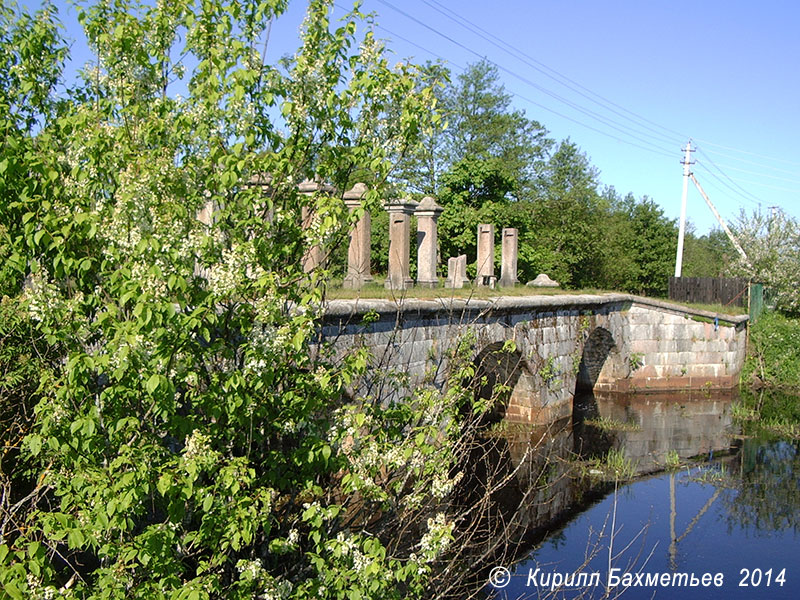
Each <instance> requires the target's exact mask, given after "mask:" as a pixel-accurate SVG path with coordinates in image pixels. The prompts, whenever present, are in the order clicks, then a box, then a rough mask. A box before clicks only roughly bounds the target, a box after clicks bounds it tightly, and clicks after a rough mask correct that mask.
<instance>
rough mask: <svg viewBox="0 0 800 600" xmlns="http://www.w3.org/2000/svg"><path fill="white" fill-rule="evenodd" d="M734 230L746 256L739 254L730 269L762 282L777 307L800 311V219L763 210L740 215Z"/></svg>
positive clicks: (795, 312) (739, 274) (790, 312)
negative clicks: (766, 212) (798, 221)
mask: <svg viewBox="0 0 800 600" xmlns="http://www.w3.org/2000/svg"><path fill="white" fill-rule="evenodd" d="M732 229H733V231H734V234H735V236H736V239H737V241H738V242H739V244H740V245H741V246H742V249H743V250H744V252H745V254H746V255H747V259H746V260H745V259H744V258H742V257H741V256H738V255H737V256H736V261H735V262H733V264H732V265H731V268H730V272H731V274H732V275H734V276H739V277H747V278H750V279H752V280H753V281H756V282H759V283H763V284H765V286H766V287H767V288H768V289H769V293H770V297H771V298H773V299H774V301H775V306H776V308H778V309H780V310H782V311H784V312H786V313H787V314H798V313H800V293H799V292H798V282H800V226H798V223H797V220H796V219H794V218H792V217H790V216H788V215H786V214H785V213H783V212H782V211H781V212H778V213H777V214H774V215H773V214H770V215H766V214H764V213H763V212H761V211H760V210H758V211H754V212H752V213H751V214H747V213H746V212H745V211H744V210H742V212H741V213H740V214H739V217H738V219H737V220H736V222H735V223H734V224H733V226H732Z"/></svg>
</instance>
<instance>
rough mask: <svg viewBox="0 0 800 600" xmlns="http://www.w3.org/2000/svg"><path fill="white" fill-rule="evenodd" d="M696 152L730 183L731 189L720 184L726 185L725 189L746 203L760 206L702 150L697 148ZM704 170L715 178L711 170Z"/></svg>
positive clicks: (751, 195)
mask: <svg viewBox="0 0 800 600" xmlns="http://www.w3.org/2000/svg"><path fill="white" fill-rule="evenodd" d="M697 151H698V152H699V153H700V154H701V155H702V156H703V157H704V158H705V160H707V161H708V162H709V163H711V166H713V167H714V168H715V169H716V170H717V171H718V172H719V173H720V175H722V176H723V177H724V178H725V179H727V180H728V181H729V182H730V183H731V185H732V186H733V187H731V186H730V185H727V184H725V182H722V183H723V184H725V185H726V187H728V188H729V189H731V190H732V191H733V192H734V193H736V194H738V195H739V196H741V197H742V198H744V199H745V200H747V201H748V202H753V201H755V203H756V204H760V203H761V200H760V199H759V198H757V197H756V196H754V195H753V194H751V193H750V192H748V191H747V190H746V189H744V188H743V187H742V186H740V185H739V184H738V183H736V182H735V181H734V180H733V178H731V177H730V176H729V175H728V174H727V173H725V171H723V170H722V169H721V168H720V167H719V166H718V165H717V164H716V163H715V162H714V161H713V160H711V157H709V156H708V155H707V154H706V153H705V152H703V150H702V149H700V148H698V149H697ZM701 166H703V167H704V168H705V166H704V165H701ZM706 170H707V171H708V172H709V174H711V175H712V176H714V177H716V175H715V174H714V173H713V172H711V170H709V169H706Z"/></svg>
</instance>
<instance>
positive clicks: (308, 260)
mask: <svg viewBox="0 0 800 600" xmlns="http://www.w3.org/2000/svg"><path fill="white" fill-rule="evenodd" d="M297 189H298V190H299V191H300V193H301V194H303V195H305V196H309V197H313V196H314V194H316V193H318V192H331V191H332V190H333V188H331V187H330V186H324V185H322V183H320V182H319V181H311V180H310V179H306V180H305V181H303V182H302V183H301V184H300V185H299V186H298V187H297ZM301 218H302V220H303V229H307V228H309V227H311V225H312V224H313V222H314V209H313V208H312V207H309V206H304V207H303V209H302V211H301ZM324 261H325V251H324V250H323V249H322V246H320V245H318V244H315V245H314V246H311V247H309V248H308V249H307V250H306V251H305V253H304V254H303V272H305V273H310V272H311V271H313V270H314V269H316V268H317V267H318V266H320V265H321V264H322V263H323V262H324Z"/></svg>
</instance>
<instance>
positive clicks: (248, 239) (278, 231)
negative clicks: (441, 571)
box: [0, 0, 471, 600]
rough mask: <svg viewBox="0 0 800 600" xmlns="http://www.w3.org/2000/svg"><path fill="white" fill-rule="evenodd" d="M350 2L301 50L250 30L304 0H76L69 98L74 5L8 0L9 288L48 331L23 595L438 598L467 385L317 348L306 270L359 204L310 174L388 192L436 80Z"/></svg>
mask: <svg viewBox="0 0 800 600" xmlns="http://www.w3.org/2000/svg"><path fill="white" fill-rule="evenodd" d="M331 6H332V2H330V1H327V0H312V1H311V2H310V3H309V6H308V13H307V17H306V20H305V22H304V25H303V29H302V34H301V43H302V45H301V48H300V49H299V50H298V52H297V53H296V54H295V55H294V56H293V57H292V58H291V59H290V60H289V61H288V62H287V63H285V64H284V65H283V66H281V65H268V64H264V62H263V59H262V57H261V56H260V54H259V52H258V50H257V48H260V47H262V43H260V42H261V41H262V40H263V36H264V35H265V34H266V32H265V27H266V25H267V23H269V21H270V19H271V18H273V17H276V16H279V15H280V14H281V12H282V11H283V10H284V9H285V7H286V6H285V2H280V1H277V2H259V1H255V0H252V1H251V0H225V1H223V0H203V2H195V1H193V0H175V1H173V2H164V3H139V2H136V1H135V0H116V1H115V2H113V3H112V2H99V3H97V4H82V5H81V6H80V9H79V13H80V21H81V23H82V24H83V27H84V29H85V32H86V34H87V38H88V40H89V43H90V46H91V48H92V50H93V51H94V53H95V56H96V63H95V64H94V65H93V66H92V67H91V68H90V69H89V70H87V71H86V73H84V79H83V81H82V82H79V83H78V84H76V89H75V90H74V91H72V92H70V93H64V95H63V96H62V97H60V98H59V97H58V96H57V95H56V92H55V89H54V83H55V80H56V78H57V74H58V73H59V72H60V68H61V64H62V62H61V61H62V59H63V56H64V51H63V48H64V44H63V42H61V41H60V40H59V39H58V37H57V35H56V32H57V27H56V23H55V21H54V10H53V9H52V8H51V7H45V9H43V11H41V12H40V13H39V14H38V16H36V17H31V18H29V17H27V16H25V14H24V13H22V12H20V11H18V10H17V9H15V8H13V7H5V6H4V7H3V12H2V17H3V20H2V37H0V44H1V45H2V52H0V56H2V57H3V58H2V60H4V61H6V65H5V66H7V67H8V68H7V69H4V73H3V74H2V75H1V76H0V87H1V88H2V99H1V104H2V106H0V109H2V110H3V111H4V116H5V117H6V118H5V120H4V122H3V123H4V124H3V127H4V135H5V139H4V141H5V142H6V143H5V144H3V146H2V150H0V152H2V154H1V155H0V166H1V167H0V175H2V185H3V187H2V189H0V202H2V203H3V204H2V214H3V220H4V222H3V230H2V236H0V254H1V255H2V257H3V258H4V259H6V260H5V267H4V271H3V278H2V285H3V290H2V292H3V294H5V295H7V296H9V298H10V302H11V303H13V305H14V306H16V307H18V309H19V310H20V311H21V312H17V313H16V315H15V316H13V317H6V315H5V310H4V311H3V312H2V313H0V318H3V319H7V320H6V322H5V323H4V328H0V332H2V334H3V335H7V334H6V332H8V331H9V328H8V327H7V325H8V323H13V321H12V319H18V320H21V321H22V324H21V325H19V326H18V327H16V329H14V330H13V331H14V332H17V333H15V335H17V336H18V338H19V337H20V336H22V338H23V339H25V338H29V339H35V340H37V344H39V346H41V345H42V344H46V346H47V348H46V353H45V354H44V355H43V357H44V358H45V359H47V364H45V365H39V366H37V371H38V373H39V377H40V379H41V386H40V387H39V390H38V394H39V395H40V396H41V400H40V402H39V403H38V406H37V408H36V424H35V428H34V430H33V431H31V432H30V433H29V435H27V436H26V438H25V440H24V443H23V448H22V450H23V455H24V457H25V460H26V461H27V471H26V473H27V475H28V477H27V478H25V479H22V482H23V485H24V486H27V487H26V488H25V494H24V495H23V497H22V498H20V499H19V502H17V503H16V504H15V505H14V506H13V507H10V508H13V509H14V511H15V512H13V518H12V519H9V518H7V515H8V514H12V513H10V512H9V510H8V509H9V504H8V502H9V500H8V498H7V497H6V495H5V494H4V495H3V502H5V503H6V504H5V505H4V506H3V508H4V513H3V514H4V516H3V518H2V519H0V587H1V588H2V590H3V592H4V594H5V595H6V596H8V597H10V598H14V599H17V598H34V597H51V596H54V595H56V594H58V595H60V597H67V598H107V599H113V598H119V599H123V598H125V599H129V598H148V599H149V598H170V599H175V600H178V599H186V600H194V599H205V598H222V597H225V598H243V599H244V598H248V599H249V598H253V597H265V598H267V597H268V598H290V597H291V598H337V599H344V598H349V599H352V598H378V597H380V598H413V597H431V596H432V594H433V592H432V591H431V589H428V588H427V587H426V586H428V585H430V579H429V578H430V577H431V575H432V573H433V572H434V567H435V566H436V564H437V561H438V560H439V559H440V557H441V556H442V555H443V553H444V552H445V551H446V549H447V548H448V546H449V545H450V544H451V543H452V540H453V535H454V533H453V532H454V520H453V518H454V517H453V516H452V515H451V514H450V513H448V512H447V510H446V504H444V499H445V498H446V497H447V495H448V494H450V492H451V490H452V489H453V486H454V480H453V477H454V475H455V473H456V467H457V465H458V461H459V459H460V454H459V452H462V451H467V452H468V451H469V450H468V449H467V450H463V448H462V447H461V446H460V445H456V441H457V440H461V439H462V436H463V430H462V428H461V426H460V423H461V421H462V420H461V418H460V415H461V414H462V412H468V410H469V402H470V400H471V395H470V394H469V393H468V392H467V391H466V390H464V389H463V388H462V387H461V386H460V385H450V386H447V387H445V389H444V390H441V389H440V388H436V387H434V386H433V385H432V384H431V385H422V386H420V388H419V389H418V390H416V391H415V392H414V393H413V394H412V395H410V396H408V397H405V398H403V399H402V401H398V402H397V403H389V404H387V405H380V404H379V403H376V402H373V401H372V400H373V399H372V398H371V397H370V396H369V395H365V396H364V397H361V396H359V395H358V394H359V393H360V392H359V391H358V390H363V389H366V388H365V387H363V386H362V385H361V383H362V381H363V378H364V377H365V374H366V372H367V369H368V367H369V364H370V357H369V356H368V355H367V353H366V352H365V351H363V350H358V349H355V350H354V352H353V353H352V354H350V355H347V356H344V357H338V358H336V359H335V360H334V357H333V356H331V355H330V353H329V352H328V351H327V350H326V348H325V346H324V345H321V344H320V343H319V338H318V336H317V333H318V324H319V323H318V320H317V317H318V316H319V307H320V304H321V302H322V300H323V298H324V290H325V285H324V284H325V281H327V279H328V277H329V272H328V271H327V270H326V269H325V268H323V267H318V268H316V269H314V270H313V271H311V272H310V273H306V272H305V270H304V268H303V258H304V256H306V255H307V253H308V249H309V248H310V247H313V246H320V247H323V248H328V247H330V246H331V245H335V243H336V240H337V239H339V238H341V237H343V236H344V235H345V234H346V232H347V230H348V228H349V226H350V220H349V217H348V215H347V211H346V209H345V207H344V204H343V202H342V200H341V197H340V195H338V194H334V193H331V192H320V193H316V194H314V195H310V196H308V195H302V194H299V193H298V190H297V183H298V182H300V181H302V180H303V179H305V178H308V177H311V176H313V175H319V176H321V177H322V178H323V179H325V180H327V181H330V182H332V183H334V184H336V187H337V188H338V189H340V190H344V189H347V188H348V187H349V185H352V183H354V181H353V177H354V172H355V170H356V168H357V167H359V166H363V165H369V166H370V168H371V169H372V170H373V172H374V173H375V178H374V180H373V184H374V186H373V189H372V190H371V192H370V193H369V194H368V197H367V199H366V208H368V209H375V208H376V207H377V204H378V203H379V201H380V198H381V194H382V192H383V188H384V187H385V182H386V179H387V177H388V175H389V173H390V171H391V169H392V166H393V164H392V157H394V156H397V155H398V154H402V153H403V152H404V151H405V149H406V148H411V147H413V145H414V144H415V143H416V142H417V141H418V139H419V136H420V134H421V132H422V131H423V130H424V129H425V128H426V127H427V126H428V125H429V123H430V121H429V118H430V114H431V103H432V92H431V90H430V89H428V88H426V87H425V86H422V85H420V83H419V79H418V72H417V70H416V69H415V68H414V67H413V66H411V65H402V64H401V65H399V66H398V67H396V68H389V66H388V64H387V61H386V59H385V58H384V55H383V50H382V48H381V46H380V45H379V44H378V43H377V42H376V41H375V39H374V38H373V37H372V35H371V34H370V33H369V32H366V33H363V34H359V33H358V32H359V24H360V23H361V21H362V18H363V16H362V15H361V14H360V13H359V12H358V11H357V10H355V11H353V12H351V13H349V14H348V15H347V16H346V17H345V18H344V20H343V21H342V22H341V23H340V24H339V25H337V26H334V25H333V24H332V23H331V22H330V20H329V15H330V11H331ZM33 23H35V24H33ZM43 49H55V51H48V52H43V51H42V50H43ZM31 58H35V59H36V60H38V61H40V62H39V63H37V62H36V60H30V61H29V62H26V61H28V60H29V59H31ZM175 81H180V82H182V83H183V84H184V85H185V88H186V90H187V93H186V95H185V97H184V98H181V97H178V96H177V95H173V94H172V87H171V85H172V84H173V82H175ZM278 111H279V112H280V114H281V118H279V119H276V117H275V114H276V112H278ZM34 124H35V125H36V126H34ZM265 173H268V174H270V176H271V180H270V183H269V185H268V186H261V185H254V183H253V182H254V179H255V178H260V179H263V177H264V174H265ZM198 214H203V215H204V218H202V219H200V218H198V217H197V215H198ZM357 217H358V214H355V215H353V217H352V218H357ZM23 283H24V285H23ZM7 302H8V301H6V300H4V304H3V306H4V308H5V307H6V306H7V305H8V304H7ZM6 339H9V338H8V337H6ZM15 344H16V347H21V346H22V344H19V343H17V342H15ZM10 347H11V346H10V345H9V346H4V348H3V353H6V352H7V351H11V352H16V351H14V350H13V349H12V350H9V348H10ZM16 355H17V356H21V355H20V354H16ZM51 355H54V356H53V357H52V358H50V357H51ZM458 356H459V355H457V354H456V355H454V356H453V362H452V369H453V377H454V378H455V379H454V380H455V381H457V382H461V381H462V380H464V378H466V377H469V375H470V367H469V366H468V365H467V366H464V367H463V368H461V367H460V363H459V360H458ZM0 360H3V361H4V363H5V362H7V361H6V357H5V356H0ZM2 383H3V384H5V381H4V382H2ZM386 383H387V384H391V381H390V380H389V381H387V382H386ZM12 385H14V384H12ZM364 393H365V394H366V393H367V392H364ZM460 448H461V449H460ZM3 468H4V469H5V468H6V465H5V463H4V464H3ZM15 476H16V477H18V478H23V477H25V474H24V473H21V472H17V473H15ZM18 480H20V479H18ZM19 492H20V490H19V489H18V490H17V493H19ZM17 497H19V496H17ZM22 506H24V507H26V510H24V511H23V510H21V509H20V507H22Z"/></svg>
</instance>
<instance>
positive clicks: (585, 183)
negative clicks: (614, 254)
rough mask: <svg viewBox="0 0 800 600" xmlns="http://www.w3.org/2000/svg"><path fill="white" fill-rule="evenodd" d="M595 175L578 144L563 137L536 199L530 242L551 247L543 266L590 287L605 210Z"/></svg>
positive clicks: (560, 277) (575, 283)
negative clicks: (532, 235) (603, 210)
mask: <svg viewBox="0 0 800 600" xmlns="http://www.w3.org/2000/svg"><path fill="white" fill-rule="evenodd" d="M597 177H598V173H597V170H596V169H595V168H594V167H593V166H592V165H591V163H590V162H589V159H588V158H587V157H586V155H585V154H583V153H582V152H581V151H580V149H579V148H578V146H577V145H575V144H574V143H573V142H571V141H570V140H564V141H562V142H561V143H560V144H559V145H558V147H557V148H556V150H555V152H554V153H553V154H552V156H551V157H550V159H549V161H548V164H547V168H546V174H545V176H544V177H543V178H542V180H541V182H540V184H539V185H540V188H541V190H542V191H541V192H540V197H539V199H538V200H537V201H536V202H534V203H533V223H535V230H534V232H535V236H534V237H533V238H532V239H531V240H530V243H531V244H536V245H538V246H539V247H544V248H547V249H548V250H549V257H547V259H546V262H545V263H544V265H543V266H544V269H542V270H543V271H545V270H546V272H548V274H549V275H550V276H551V277H553V278H554V279H557V280H558V281H559V282H560V283H562V284H563V285H566V286H568V287H585V286H589V285H592V284H593V282H594V281H595V275H596V273H597V272H598V267H597V261H598V260H599V257H600V227H599V225H600V223H601V222H602V212H601V199H600V196H599V194H598V193H597V185H598V181H597ZM526 241H527V240H526ZM547 263H549V265H548V264H547Z"/></svg>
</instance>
